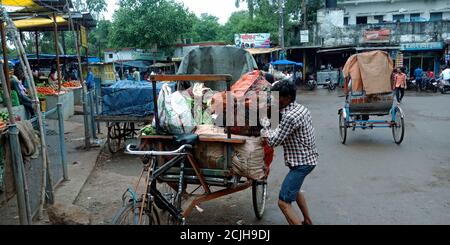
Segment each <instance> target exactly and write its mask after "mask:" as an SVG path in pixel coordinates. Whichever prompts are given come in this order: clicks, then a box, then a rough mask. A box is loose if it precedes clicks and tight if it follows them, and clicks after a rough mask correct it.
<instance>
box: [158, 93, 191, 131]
mask: <svg viewBox="0 0 450 245" xmlns="http://www.w3.org/2000/svg"><path fill="white" fill-rule="evenodd" d="M158 115H159V123H160V126H161V128H162V129H163V130H164V131H166V132H167V133H171V134H185V133H192V132H193V131H194V129H195V121H194V119H193V117H192V113H191V108H190V106H189V104H188V102H187V101H186V99H185V98H184V96H183V95H182V94H181V93H180V92H179V91H177V92H175V93H171V90H170V88H169V87H168V86H165V85H164V86H163V87H162V88H161V91H160V92H159V97H158Z"/></svg>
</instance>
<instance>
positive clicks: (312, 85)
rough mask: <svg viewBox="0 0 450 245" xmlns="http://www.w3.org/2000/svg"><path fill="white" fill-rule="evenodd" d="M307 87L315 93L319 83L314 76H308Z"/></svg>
mask: <svg viewBox="0 0 450 245" xmlns="http://www.w3.org/2000/svg"><path fill="white" fill-rule="evenodd" d="M306 86H307V87H308V89H309V90H311V91H313V90H314V89H315V88H316V87H317V81H316V79H315V78H314V75H309V76H308V81H307V82H306Z"/></svg>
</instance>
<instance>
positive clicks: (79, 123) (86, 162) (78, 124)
mask: <svg viewBox="0 0 450 245" xmlns="http://www.w3.org/2000/svg"><path fill="white" fill-rule="evenodd" d="M64 131H65V137H64V138H65V144H66V149H67V169H68V176H69V180H67V181H62V182H61V183H60V184H59V185H58V186H57V187H56V188H55V190H54V197H55V203H61V204H65V205H70V204H73V203H75V201H76V199H77V197H78V195H79V193H80V191H81V189H82V188H83V186H84V184H85V183H86V181H87V179H88V178H89V176H90V174H91V173H92V171H93V170H94V168H95V165H96V161H97V158H98V157H99V153H100V149H101V147H99V146H97V147H92V148H91V149H90V150H85V149H84V147H83V146H84V124H83V116H82V115H75V116H72V117H70V118H69V119H68V120H65V121H64ZM97 137H98V138H99V139H100V140H99V142H100V143H102V142H104V140H102V138H105V137H106V129H105V128H102V134H97ZM106 157H107V156H106ZM16 203H17V201H16V197H13V198H12V199H11V200H10V201H9V202H8V203H7V204H5V205H4V206H3V207H0V217H2V218H1V219H0V220H1V221H0V224H19V217H18V210H17V204H16ZM44 213H45V212H44ZM48 223H49V221H48V218H47V215H44V217H43V220H40V221H38V220H35V221H34V224H48Z"/></svg>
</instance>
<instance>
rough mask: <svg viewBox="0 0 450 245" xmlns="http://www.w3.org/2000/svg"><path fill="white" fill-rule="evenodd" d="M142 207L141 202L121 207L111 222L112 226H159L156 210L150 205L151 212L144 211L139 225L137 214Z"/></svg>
mask: <svg viewBox="0 0 450 245" xmlns="http://www.w3.org/2000/svg"><path fill="white" fill-rule="evenodd" d="M141 207H142V200H139V201H137V202H136V204H135V205H133V203H132V202H129V203H128V204H127V205H125V206H123V207H121V208H120V209H119V210H118V211H117V212H116V214H114V217H113V219H112V221H111V223H112V224H113V225H160V224H161V221H160V219H159V214H158V210H156V208H155V206H154V205H152V210H151V212H147V211H145V213H144V214H143V216H142V220H141V223H139V212H140V210H141Z"/></svg>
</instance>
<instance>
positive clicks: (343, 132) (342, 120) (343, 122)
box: [339, 111, 347, 145]
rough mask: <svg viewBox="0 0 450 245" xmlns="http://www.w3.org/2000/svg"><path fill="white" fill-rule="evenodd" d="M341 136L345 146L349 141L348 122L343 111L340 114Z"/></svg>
mask: <svg viewBox="0 0 450 245" xmlns="http://www.w3.org/2000/svg"><path fill="white" fill-rule="evenodd" d="M339 135H340V136H341V143H342V144H344V145H345V141H346V140H347V122H346V119H345V118H344V114H343V113H342V111H340V112H339Z"/></svg>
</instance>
